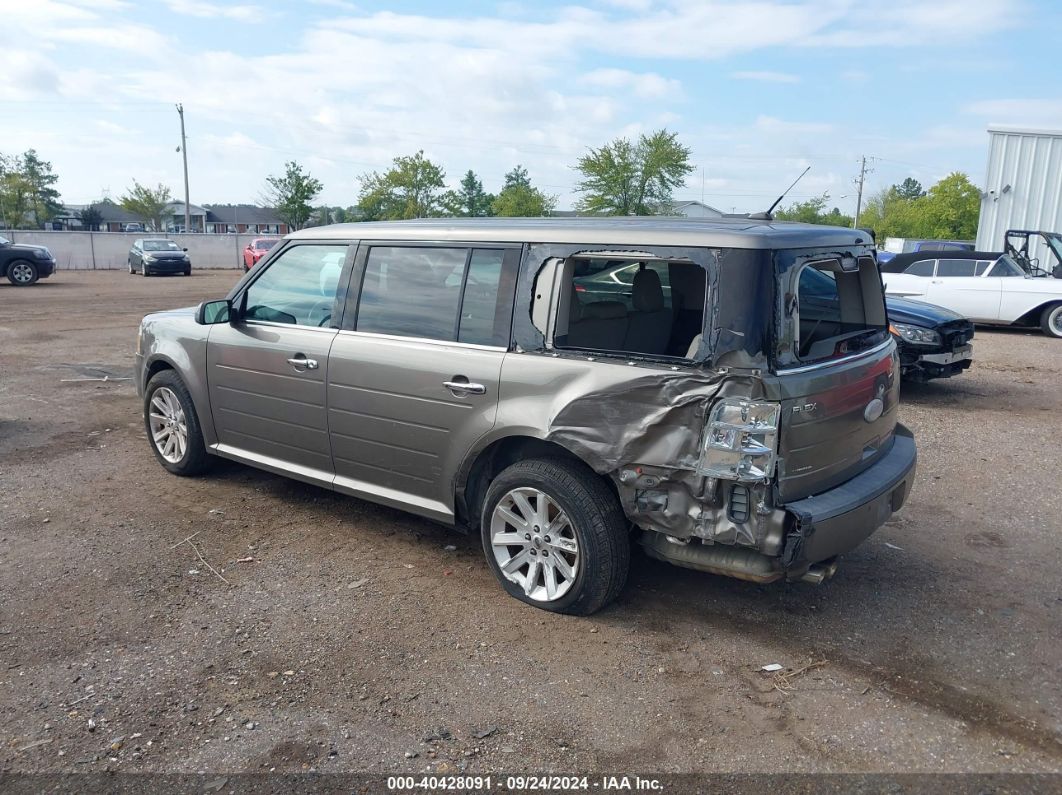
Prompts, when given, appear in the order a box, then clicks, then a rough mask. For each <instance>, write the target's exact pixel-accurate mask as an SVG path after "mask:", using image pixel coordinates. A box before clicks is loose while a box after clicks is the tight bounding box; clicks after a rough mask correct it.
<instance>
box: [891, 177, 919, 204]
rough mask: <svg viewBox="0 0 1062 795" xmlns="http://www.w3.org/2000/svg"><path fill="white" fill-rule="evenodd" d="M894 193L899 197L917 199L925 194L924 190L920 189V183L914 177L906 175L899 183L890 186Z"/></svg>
mask: <svg viewBox="0 0 1062 795" xmlns="http://www.w3.org/2000/svg"><path fill="white" fill-rule="evenodd" d="M892 187H893V188H894V189H895V191H896V195H897V196H899V197H900V198H901V199H917V198H918V197H920V196H925V195H926V192H925V191H924V190H922V183H921V182H919V181H918V180H917V179H915V178H914V177H907V179H905V180H904V181H903V182H901V183H900V184H899V185H893V186H892Z"/></svg>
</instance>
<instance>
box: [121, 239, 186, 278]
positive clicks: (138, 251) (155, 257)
mask: <svg viewBox="0 0 1062 795" xmlns="http://www.w3.org/2000/svg"><path fill="white" fill-rule="evenodd" d="M129 272H130V273H137V272H139V273H140V275H141V276H157V275H159V274H161V273H183V274H184V275H185V276H191V275H192V260H191V259H190V258H189V256H188V249H186V248H181V247H180V246H178V245H177V244H176V243H174V242H173V241H172V240H165V239H163V238H157V239H145V240H136V241H134V242H133V247H132V248H131V249H129Z"/></svg>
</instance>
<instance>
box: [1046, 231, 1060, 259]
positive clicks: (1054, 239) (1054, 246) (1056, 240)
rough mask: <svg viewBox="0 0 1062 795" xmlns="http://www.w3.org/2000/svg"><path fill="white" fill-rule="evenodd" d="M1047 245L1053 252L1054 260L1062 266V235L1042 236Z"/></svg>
mask: <svg viewBox="0 0 1062 795" xmlns="http://www.w3.org/2000/svg"><path fill="white" fill-rule="evenodd" d="M1044 237H1045V238H1046V239H1047V245H1049V246H1050V247H1051V250H1052V251H1053V252H1055V259H1056V260H1057V261H1058V262H1059V264H1062V235H1044Z"/></svg>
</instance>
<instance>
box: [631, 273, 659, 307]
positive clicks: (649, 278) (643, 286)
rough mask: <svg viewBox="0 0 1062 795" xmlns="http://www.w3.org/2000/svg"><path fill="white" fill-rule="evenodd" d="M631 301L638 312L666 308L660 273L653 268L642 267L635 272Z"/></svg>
mask: <svg viewBox="0 0 1062 795" xmlns="http://www.w3.org/2000/svg"><path fill="white" fill-rule="evenodd" d="M631 302H632V303H633V304H634V308H635V309H636V310H637V311H638V312H659V311H660V310H661V309H663V308H664V288H663V287H662V286H661V285H660V274H658V273H657V272H656V271H655V270H653V269H652V268H642V269H641V270H640V271H638V272H637V273H636V274H634V282H633V283H632V284H631Z"/></svg>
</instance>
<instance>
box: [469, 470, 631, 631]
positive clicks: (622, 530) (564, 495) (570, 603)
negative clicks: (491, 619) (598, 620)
mask: <svg viewBox="0 0 1062 795" xmlns="http://www.w3.org/2000/svg"><path fill="white" fill-rule="evenodd" d="M480 528H481V533H482V540H483V550H484V552H485V553H486V556H487V562H488V564H489V565H490V567H491V570H492V571H493V572H494V576H496V577H497V578H498V581H499V582H500V583H501V585H502V587H503V588H505V590H506V591H507V592H508V593H509V595H510V596H513V597H515V598H517V599H519V600H520V601H521V602H525V603H526V604H529V605H532V606H534V607H538V608H541V609H542V610H549V611H552V612H555V613H567V614H570V615H580V616H586V615H590V614H591V613H594V612H597V611H598V610H600V609H601V608H602V607H604V606H605V605H606V604H608V603H609V602H611V601H612V600H614V599H615V598H616V597H617V596H619V594H620V591H622V590H623V586H624V585H625V584H626V582H627V573H628V570H629V569H630V554H631V550H630V534H629V532H628V523H627V520H626V517H625V516H624V515H623V511H622V509H621V508H620V506H619V503H618V502H617V500H616V497H615V495H613V493H612V492H611V490H610V489H609V488H608V486H607V485H606V484H605V483H604V481H602V480H601V478H600V477H598V476H597V475H595V474H594V473H593V472H592V471H590V470H589V469H587V468H586V467H585V466H584V465H583V464H581V463H579V462H576V461H569V460H565V459H561V458H540V459H530V460H527V461H519V462H517V463H515V464H513V465H512V466H510V467H508V468H507V469H505V470H504V471H503V472H502V473H501V474H500V475H498V477H496V478H495V479H494V480H493V481H492V482H491V484H490V488H489V489H488V490H487V496H486V499H485V500H484V503H483V513H482V515H481V518H480Z"/></svg>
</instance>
